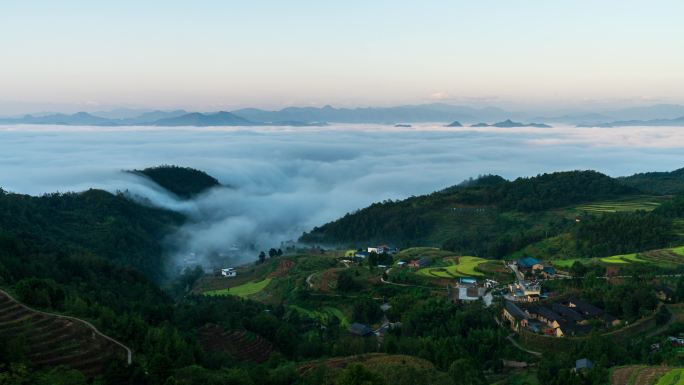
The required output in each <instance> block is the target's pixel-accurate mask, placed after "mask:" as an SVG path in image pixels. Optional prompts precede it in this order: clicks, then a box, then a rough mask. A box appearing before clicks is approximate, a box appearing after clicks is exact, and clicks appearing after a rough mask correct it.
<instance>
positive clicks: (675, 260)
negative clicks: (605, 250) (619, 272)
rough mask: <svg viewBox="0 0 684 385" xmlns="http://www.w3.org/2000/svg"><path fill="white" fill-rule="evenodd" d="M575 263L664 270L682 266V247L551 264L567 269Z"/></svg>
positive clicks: (683, 247) (555, 261)
mask: <svg viewBox="0 0 684 385" xmlns="http://www.w3.org/2000/svg"><path fill="white" fill-rule="evenodd" d="M577 261H579V262H581V263H584V264H592V263H604V264H607V265H627V264H630V263H648V264H653V265H658V266H661V267H665V268H667V267H676V266H679V265H684V246H679V247H673V248H669V249H659V250H650V251H644V252H642V253H632V254H622V255H613V256H610V257H603V258H568V259H554V260H552V261H551V263H552V264H553V265H555V266H556V267H558V268H561V269H569V268H570V267H572V265H573V264H574V263H575V262H577Z"/></svg>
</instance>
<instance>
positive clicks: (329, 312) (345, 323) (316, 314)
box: [288, 305, 349, 328]
mask: <svg viewBox="0 0 684 385" xmlns="http://www.w3.org/2000/svg"><path fill="white" fill-rule="evenodd" d="M288 307H289V308H291V309H295V310H297V311H298V312H299V313H301V314H304V315H306V316H307V317H310V318H318V319H321V318H326V317H335V318H337V319H338V320H340V325H341V326H342V327H344V328H347V327H349V319H347V317H346V316H345V315H344V313H342V310H340V309H338V308H336V307H332V306H325V307H323V308H321V309H320V310H309V309H305V308H303V307H301V306H297V305H288Z"/></svg>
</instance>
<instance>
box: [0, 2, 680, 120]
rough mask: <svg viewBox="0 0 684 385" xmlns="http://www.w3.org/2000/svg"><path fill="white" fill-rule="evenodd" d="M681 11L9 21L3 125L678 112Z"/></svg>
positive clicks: (403, 5)
mask: <svg viewBox="0 0 684 385" xmlns="http://www.w3.org/2000/svg"><path fill="white" fill-rule="evenodd" d="M160 4H163V7H159V6H158V5H160ZM352 5H353V6H352ZM46 11H49V12H46ZM682 11H684V4H682V3H681V2H676V1H658V2H656V3H652V2H649V3H645V2H627V3H625V2H618V1H609V2H601V3H600V4H596V3H594V2H589V1H582V2H573V3H564V4H555V3H554V4H542V3H534V4H525V5H519V4H509V3H499V2H484V3H478V4H471V3H463V2H461V3H456V4H454V3H450V2H444V1H438V0H433V1H429V2H427V3H425V2H423V3H421V4H420V5H418V4H411V3H409V2H398V3H397V2H385V1H383V2H374V3H373V4H351V5H350V4H349V3H344V4H341V3H338V4H330V3H327V4H306V3H304V2H295V3H291V2H288V3H287V4H280V3H278V2H275V1H263V2H260V3H259V4H230V5H226V4H220V3H217V2H203V3H201V4H200V5H199V6H198V5H197V4H193V5H189V4H183V3H182V2H164V3H159V2H149V3H145V4H142V5H141V4H136V3H134V2H132V1H123V2H118V3H116V4H106V5H103V4H90V3H88V2H83V1H67V2H62V3H60V4H59V5H54V4H50V3H49V2H45V1H38V2H33V3H32V4H11V5H3V6H2V12H1V13H0V14H1V16H0V21H2V23H0V32H1V33H0V42H2V43H3V47H5V55H4V56H5V57H4V58H3V61H2V62H0V83H2V84H3V88H2V90H0V114H2V115H16V114H24V113H29V112H33V113H40V112H47V111H49V112H53V111H54V112H76V111H95V110H108V109H115V108H140V109H152V110H156V109H161V110H173V109H178V108H184V109H188V110H195V111H219V110H226V111H232V110H236V109H240V108H245V107H255V108H261V109H267V110H279V109H281V108H284V107H288V106H304V107H306V106H324V105H326V104H330V105H334V106H337V107H371V106H374V107H386V106H396V105H415V104H424V103H431V102H444V103H448V104H452V105H468V106H473V107H485V106H497V107H501V108H504V109H509V110H535V111H553V110H568V111H584V110H589V109H615V108H624V107H632V106H644V105H651V104H684V73H682V71H681V70H679V69H680V68H683V67H684V52H682V51H681V50H676V49H673V47H676V46H677V44H678V43H679V42H681V41H682V40H683V39H684V26H682V25H681V23H680V22H679V18H678V15H681V14H682V13H683V12H682ZM637 48H638V49H637ZM361 57H363V58H364V60H359V58H361Z"/></svg>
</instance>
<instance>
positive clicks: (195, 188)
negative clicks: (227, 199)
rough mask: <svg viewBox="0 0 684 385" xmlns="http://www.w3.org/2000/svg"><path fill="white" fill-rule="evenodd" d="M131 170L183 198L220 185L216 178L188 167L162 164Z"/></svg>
mask: <svg viewBox="0 0 684 385" xmlns="http://www.w3.org/2000/svg"><path fill="white" fill-rule="evenodd" d="M132 172H133V173H136V174H139V175H143V176H146V177H148V178H150V179H152V180H153V181H154V182H156V183H157V184H158V185H160V186H162V187H164V188H165V189H167V190H168V191H171V192H172V193H174V194H176V195H178V196H179V197H181V198H185V199H188V198H192V197H193V196H195V195H197V194H200V193H202V192H204V191H206V190H208V189H210V188H212V187H216V186H220V185H221V184H220V183H219V181H218V180H217V179H216V178H214V177H212V176H211V175H209V174H207V173H206V172H204V171H200V170H195V169H193V168H190V167H179V166H170V165H162V166H157V167H149V168H146V169H143V170H134V171H132Z"/></svg>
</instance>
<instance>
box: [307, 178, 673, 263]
mask: <svg viewBox="0 0 684 385" xmlns="http://www.w3.org/2000/svg"><path fill="white" fill-rule="evenodd" d="M677 202H678V200H676V199H675V200H673V199H672V197H671V196H669V195H666V194H665V193H663V194H658V195H653V194H651V195H645V194H644V192H642V191H641V190H639V189H637V188H636V187H633V186H627V185H625V184H624V183H623V181H622V180H618V179H614V178H611V177H609V176H606V175H603V174H600V173H598V172H595V171H571V172H558V173H552V174H542V175H538V176H536V177H531V178H518V179H516V180H514V181H507V180H505V179H503V178H501V177H498V176H492V175H488V176H484V177H480V178H478V179H474V180H472V179H471V180H468V181H466V182H464V183H462V184H460V185H456V186H453V187H450V188H447V189H445V190H442V191H439V192H435V193H432V194H429V195H424V196H418V197H411V198H408V199H405V200H400V201H384V202H381V203H375V204H372V205H370V206H369V207H366V208H364V209H362V210H359V211H357V212H354V213H349V214H347V215H345V216H344V217H342V218H340V219H338V220H336V221H333V222H330V223H327V224H324V225H322V226H320V227H316V228H314V229H313V230H311V231H310V232H308V233H305V234H303V235H302V237H301V239H300V240H301V241H303V242H309V243H323V244H333V245H344V246H351V247H355V246H356V247H358V246H359V245H364V244H369V243H378V242H382V243H393V244H396V245H398V246H400V247H410V246H420V245H430V246H436V247H442V248H444V249H447V250H451V251H454V252H456V253H458V254H461V255H476V256H480V257H493V258H502V257H505V256H508V255H511V254H515V253H516V252H521V251H522V250H524V249H525V248H526V247H528V246H530V245H534V244H538V243H540V242H546V241H545V240H547V239H563V240H564V243H563V244H558V243H557V242H555V243H556V244H557V245H558V247H540V248H537V249H536V250H538V251H543V252H544V253H546V255H540V256H542V257H544V256H549V257H551V256H553V255H555V254H557V253H561V252H562V253H563V254H564V256H565V257H572V256H576V257H582V256H605V255H612V254H623V253H630V252H635V251H642V250H647V249H653V248H658V247H665V246H668V245H669V244H670V243H671V242H673V241H675V240H677V239H680V238H681V235H680V233H678V230H677V229H678V227H676V226H678V223H681V222H678V218H682V217H684V210H681V206H682V204H681V203H677Z"/></svg>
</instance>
